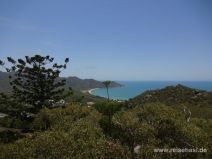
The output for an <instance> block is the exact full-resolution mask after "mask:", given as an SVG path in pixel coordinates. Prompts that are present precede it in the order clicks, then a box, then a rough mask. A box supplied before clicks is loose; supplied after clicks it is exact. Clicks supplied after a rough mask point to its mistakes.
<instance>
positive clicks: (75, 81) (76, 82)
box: [0, 71, 121, 92]
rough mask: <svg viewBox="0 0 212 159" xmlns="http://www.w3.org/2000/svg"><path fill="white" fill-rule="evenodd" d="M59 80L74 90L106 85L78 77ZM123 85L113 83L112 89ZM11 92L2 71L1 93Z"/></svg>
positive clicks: (0, 73) (7, 80) (0, 74)
mask: <svg viewBox="0 0 212 159" xmlns="http://www.w3.org/2000/svg"><path fill="white" fill-rule="evenodd" d="M59 79H66V87H72V88H73V89H74V90H87V89H92V88H102V87H104V85H103V84H102V82H101V81H97V80H94V79H80V78H78V77H60V78H59ZM120 86H121V85H120V84H119V83H116V82H112V83H111V85H110V87H120ZM10 90H11V87H10V84H9V79H8V73H7V72H1V71H0V92H9V91H10Z"/></svg>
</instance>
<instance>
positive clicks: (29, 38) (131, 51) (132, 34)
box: [0, 0, 212, 81]
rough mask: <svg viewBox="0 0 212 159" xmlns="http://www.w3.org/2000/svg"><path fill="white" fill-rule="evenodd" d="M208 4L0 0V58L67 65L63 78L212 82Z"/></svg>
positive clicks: (211, 4) (189, 0) (205, 0)
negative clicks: (42, 57)
mask: <svg viewBox="0 0 212 159" xmlns="http://www.w3.org/2000/svg"><path fill="white" fill-rule="evenodd" d="M211 8H212V1H211V0H0V59H2V60H5V59H6V57H7V56H11V57H14V58H15V59H16V58H22V57H24V56H26V55H28V56H33V55H35V54H42V55H50V56H52V57H55V60H56V61H57V62H58V63H62V62H63V60H64V59H65V58H66V57H69V58H70V63H69V64H68V68H67V69H66V70H65V71H64V72H63V73H62V76H77V77H80V78H94V79H97V80H118V81H119V80H122V81H123V80H136V81H139V80H142V81H147V80H151V81H158V80H166V81H172V80H177V81H179V80H180V81H212V9H211Z"/></svg>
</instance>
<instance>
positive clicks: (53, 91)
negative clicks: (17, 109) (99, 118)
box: [0, 55, 72, 112]
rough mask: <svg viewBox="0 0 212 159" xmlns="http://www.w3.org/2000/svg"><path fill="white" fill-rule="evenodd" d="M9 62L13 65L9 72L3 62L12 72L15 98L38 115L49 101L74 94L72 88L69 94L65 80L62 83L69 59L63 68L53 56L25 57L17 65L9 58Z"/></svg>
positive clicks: (13, 95) (11, 79)
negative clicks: (61, 76) (59, 78)
mask: <svg viewBox="0 0 212 159" xmlns="http://www.w3.org/2000/svg"><path fill="white" fill-rule="evenodd" d="M7 61H8V62H9V63H10V64H11V66H10V67H9V68H7V67H5V65H4V62H2V61H1V60H0V65H1V66H3V67H4V68H5V69H6V71H7V72H10V76H9V79H10V85H11V86H12V98H14V99H16V100H17V101H18V102H22V103H25V105H28V106H30V107H32V109H31V110H32V112H38V111H39V110H40V109H41V108H42V107H43V106H44V105H45V104H46V103H47V102H48V101H49V100H56V101H57V100H60V99H63V98H64V97H65V96H67V95H70V94H71V93H72V90H71V88H69V90H68V91H65V88H64V85H65V83H66V81H65V80H64V79H63V80H58V77H59V75H60V73H61V71H63V70H64V69H66V66H67V63H68V62H69V58H66V59H65V62H64V64H63V65H59V64H57V63H55V62H54V58H52V57H50V56H41V55H34V56H32V57H29V56H25V58H24V59H18V60H17V61H16V60H14V59H13V58H11V57H8V58H7Z"/></svg>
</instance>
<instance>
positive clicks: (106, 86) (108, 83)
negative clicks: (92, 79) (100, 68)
mask: <svg viewBox="0 0 212 159" xmlns="http://www.w3.org/2000/svg"><path fill="white" fill-rule="evenodd" d="M102 83H103V84H104V85H105V88H106V90H107V100H108V101H109V100H110V98H109V91H108V88H109V85H110V84H111V81H109V80H108V81H104V82H102Z"/></svg>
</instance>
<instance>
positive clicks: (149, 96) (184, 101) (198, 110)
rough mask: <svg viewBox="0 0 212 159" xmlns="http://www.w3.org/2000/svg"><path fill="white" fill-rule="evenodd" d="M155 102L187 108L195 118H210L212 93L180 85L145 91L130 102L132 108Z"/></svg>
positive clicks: (181, 108) (211, 114)
mask: <svg viewBox="0 0 212 159" xmlns="http://www.w3.org/2000/svg"><path fill="white" fill-rule="evenodd" d="M155 102H157V103H164V104H165V105H167V106H172V107H174V108H176V109H180V110H183V109H184V107H187V108H189V109H190V110H191V112H192V115H193V116H195V117H203V118H212V92H207V91H203V90H198V89H192V88H188V87H186V86H183V85H180V84H179V85H176V86H168V87H166V88H164V89H158V90H151V91H146V92H144V93H142V94H141V95H138V96H136V97H135V98H133V99H131V100H130V103H131V104H132V105H134V106H136V105H141V106H142V105H144V104H146V103H155Z"/></svg>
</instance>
